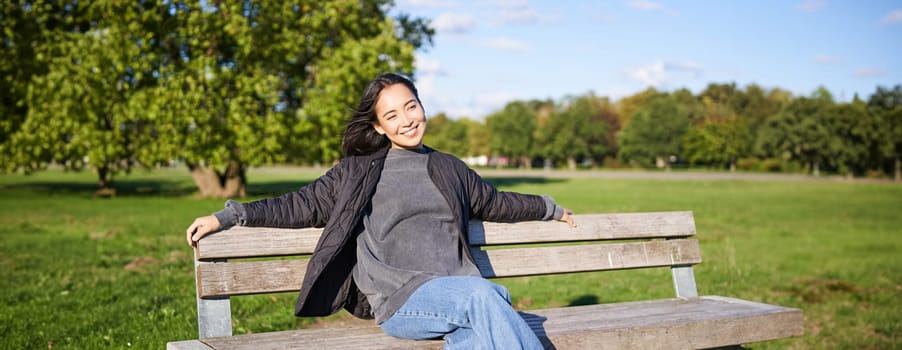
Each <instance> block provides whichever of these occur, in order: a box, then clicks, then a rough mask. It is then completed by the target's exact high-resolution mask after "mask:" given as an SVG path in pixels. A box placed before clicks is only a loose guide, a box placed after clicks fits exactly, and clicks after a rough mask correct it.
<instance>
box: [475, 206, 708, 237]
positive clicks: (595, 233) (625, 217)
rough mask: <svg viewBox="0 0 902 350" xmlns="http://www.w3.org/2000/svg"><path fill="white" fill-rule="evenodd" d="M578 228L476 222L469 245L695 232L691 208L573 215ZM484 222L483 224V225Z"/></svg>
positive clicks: (554, 223)
mask: <svg viewBox="0 0 902 350" xmlns="http://www.w3.org/2000/svg"><path fill="white" fill-rule="evenodd" d="M573 218H574V222H576V227H575V228H571V227H568V226H567V225H566V224H564V223H561V222H558V221H528V222H518V223H498V222H485V223H481V222H478V221H474V222H472V223H471V225H470V244H472V245H486V244H514V243H539V242H558V241H560V242H566V241H594V240H616V239H639V238H664V237H688V236H692V235H695V220H694V219H693V217H692V212H691V211H674V212H656V213H627V214H586V215H574V216H573ZM483 225H484V227H483Z"/></svg>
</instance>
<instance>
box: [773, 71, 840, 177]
mask: <svg viewBox="0 0 902 350" xmlns="http://www.w3.org/2000/svg"><path fill="white" fill-rule="evenodd" d="M832 104H833V100H832V96H831V95H830V93H829V92H828V91H826V89H823V88H820V89H818V90H817V91H816V92H815V93H814V94H813V95H812V97H800V98H797V99H794V100H793V101H792V102H790V103H789V105H787V106H786V108H785V109H783V111H781V112H780V113H778V114H777V115H776V116H774V117H772V118H770V119H768V120H767V121H766V122H765V125H764V126H762V128H761V130H760V131H759V135H758V141H757V144H756V147H757V148H758V150H759V152H762V153H763V154H765V155H768V156H779V157H781V158H783V159H787V160H798V161H800V162H803V163H804V164H805V168H806V169H809V171H811V173H813V174H814V175H820V166H821V165H822V163H823V161H824V159H826V158H828V157H829V156H830V151H829V149H830V142H831V141H832V137H833V136H834V135H833V133H832V132H831V130H830V127H829V124H828V122H827V119H828V113H829V108H830V106H831V105H832Z"/></svg>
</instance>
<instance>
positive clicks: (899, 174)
mask: <svg viewBox="0 0 902 350" xmlns="http://www.w3.org/2000/svg"><path fill="white" fill-rule="evenodd" d="M900 181H902V158H899V157H896V182H900Z"/></svg>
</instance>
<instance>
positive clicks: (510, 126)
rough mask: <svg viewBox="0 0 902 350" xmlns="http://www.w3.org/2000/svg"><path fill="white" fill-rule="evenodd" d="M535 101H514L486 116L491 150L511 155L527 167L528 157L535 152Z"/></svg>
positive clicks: (503, 154)
mask: <svg viewBox="0 0 902 350" xmlns="http://www.w3.org/2000/svg"><path fill="white" fill-rule="evenodd" d="M535 105H536V102H524V101H515V102H511V103H508V104H507V105H506V106H504V109H502V110H501V111H498V112H495V113H493V114H491V115H489V116H488V117H486V126H487V127H488V129H489V131H490V132H491V134H492V139H491V141H490V142H489V148H490V150H491V151H493V152H495V153H497V154H498V155H502V156H508V157H512V158H514V159H515V160H517V162H518V163H519V164H520V166H524V167H529V166H531V163H530V162H529V157H530V156H531V155H532V154H533V153H534V152H535V150H534V147H535V138H534V134H535V132H536V127H537V126H536V112H535V108H534V106H535Z"/></svg>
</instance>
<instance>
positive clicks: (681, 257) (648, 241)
mask: <svg viewBox="0 0 902 350" xmlns="http://www.w3.org/2000/svg"><path fill="white" fill-rule="evenodd" d="M574 218H575V220H576V222H577V224H578V227H576V228H570V227H568V226H567V225H566V224H563V223H560V222H536V221H530V222H521V223H515V224H504V223H492V222H471V225H470V243H471V251H472V253H473V257H474V258H475V260H476V263H477V265H478V266H479V269H480V271H481V272H482V275H483V276H485V277H487V278H494V277H509V276H531V275H546V274H560V273H574V272H585V271H602V270H622V269H636V268H651V267H659V268H660V267H669V268H670V269H671V270H672V275H673V285H674V289H675V290H676V297H675V298H672V299H661V300H645V301H635V302H623V303H613V304H600V305H583V306H570V307H561V308H551V309H543V310H529V311H521V315H522V316H523V317H524V319H526V320H527V322H528V323H529V325H530V326H531V327H532V328H533V330H534V331H535V332H536V334H538V335H539V338H540V339H542V341H543V343H545V346H546V348H548V349H598V348H606V349H659V348H664V349H700V348H714V347H725V346H734V345H739V344H747V343H753V342H760V341H765V340H772V339H778V338H784V337H791V336H799V335H802V331H803V317H802V312H801V311H800V310H798V309H793V308H786V307H782V306H776V305H769V304H763V303H757V302H752V301H745V300H739V299H734V298H728V297H722V296H701V297H700V296H698V293H697V289H696V285H695V277H694V273H693V270H692V267H693V265H695V264H698V263H700V262H701V251H700V250H699V244H698V241H697V240H695V239H693V238H692V236H693V235H695V220H694V218H693V215H692V212H659V213H630V214H597V215H595V214H593V215H576V216H574ZM320 233H321V230H320V229H271V228H248V227H235V228H232V229H230V230H227V231H222V232H218V233H216V234H212V235H210V236H207V237H205V238H204V239H203V240H201V241H200V242H198V247H197V248H196V249H195V251H194V253H195V273H196V280H197V314H198V328H199V331H200V336H199V340H189V341H179V342H170V343H168V344H167V346H166V347H167V349H171V350H174V349H295V348H298V349H301V348H304V349H330V348H346V349H389V348H392V349H398V348H401V349H411V348H416V349H421V348H422V349H427V348H428V349H440V348H441V347H442V341H440V340H438V341H412V340H403V339H395V338H392V337H389V336H387V335H384V334H383V333H382V331H381V329H380V328H379V327H378V326H376V325H375V323H373V324H372V325H371V326H369V325H368V326H335V327H326V328H319V329H300V330H286V331H279V332H270V333H258V334H245V335H232V325H231V311H230V305H229V297H231V296H234V295H244V294H259V293H273V292H297V291H298V290H299V289H300V283H301V280H302V277H303V275H304V272H305V268H306V259H283V258H282V257H284V256H303V255H309V254H310V253H311V252H312V251H313V249H314V247H315V245H316V242H317V240H318V238H319V236H320ZM546 243H557V244H546ZM493 245H503V246H501V247H490V248H489V249H484V247H487V246H493ZM248 257H255V258H259V257H278V258H277V259H271V260H261V259H252V260H244V261H236V262H229V261H228V259H232V258H248ZM586 292H590V291H586ZM598 293H599V294H602V293H604V291H598ZM292 310H293V305H285V312H292Z"/></svg>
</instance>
